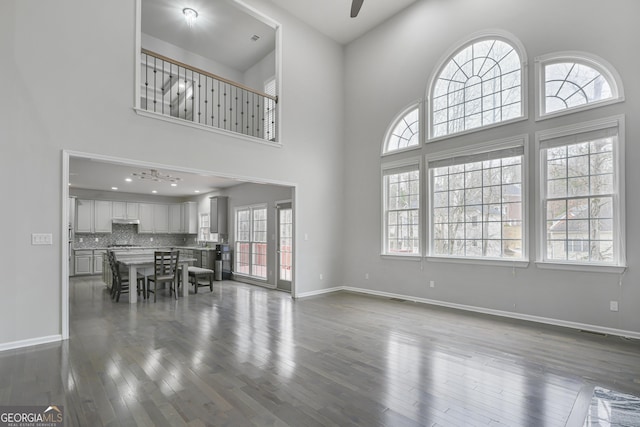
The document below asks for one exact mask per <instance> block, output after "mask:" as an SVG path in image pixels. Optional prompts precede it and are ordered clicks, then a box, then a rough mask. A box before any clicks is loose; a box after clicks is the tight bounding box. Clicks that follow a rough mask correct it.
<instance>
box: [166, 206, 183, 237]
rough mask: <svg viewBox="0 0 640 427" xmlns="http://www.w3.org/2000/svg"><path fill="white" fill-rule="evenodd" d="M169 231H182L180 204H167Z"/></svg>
mask: <svg viewBox="0 0 640 427" xmlns="http://www.w3.org/2000/svg"><path fill="white" fill-rule="evenodd" d="M169 233H173V234H177V233H184V223H183V222H182V204H179V205H178V204H174V205H169Z"/></svg>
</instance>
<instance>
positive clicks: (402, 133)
mask: <svg viewBox="0 0 640 427" xmlns="http://www.w3.org/2000/svg"><path fill="white" fill-rule="evenodd" d="M419 146H420V106H419V105H416V104H413V105H412V106H411V107H409V108H407V109H405V110H404V111H403V112H402V113H400V114H399V115H398V117H397V118H396V119H395V120H394V121H393V123H392V125H391V126H390V127H389V130H388V131H387V136H386V138H385V140H384V146H383V147H382V154H389V153H393V152H396V151H403V150H406V149H410V148H414V147H419Z"/></svg>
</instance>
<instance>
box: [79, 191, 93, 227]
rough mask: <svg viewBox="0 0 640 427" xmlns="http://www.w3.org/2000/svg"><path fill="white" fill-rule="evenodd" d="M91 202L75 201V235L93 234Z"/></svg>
mask: <svg viewBox="0 0 640 427" xmlns="http://www.w3.org/2000/svg"><path fill="white" fill-rule="evenodd" d="M93 223H94V219H93V200H83V199H77V200H76V229H75V232H76V233H93Z"/></svg>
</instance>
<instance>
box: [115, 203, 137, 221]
mask: <svg viewBox="0 0 640 427" xmlns="http://www.w3.org/2000/svg"><path fill="white" fill-rule="evenodd" d="M113 218H115V219H140V204H139V203H135V202H113Z"/></svg>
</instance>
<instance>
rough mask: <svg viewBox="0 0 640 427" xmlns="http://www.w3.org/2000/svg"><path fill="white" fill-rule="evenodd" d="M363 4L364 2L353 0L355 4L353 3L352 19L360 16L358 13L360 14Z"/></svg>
mask: <svg viewBox="0 0 640 427" xmlns="http://www.w3.org/2000/svg"><path fill="white" fill-rule="evenodd" d="M362 3H364V0H353V3H351V17H352V18H355V17H356V16H358V12H360V8H361V7H362Z"/></svg>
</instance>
